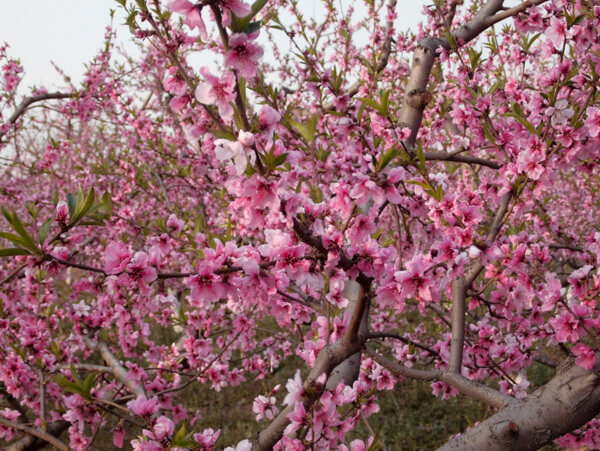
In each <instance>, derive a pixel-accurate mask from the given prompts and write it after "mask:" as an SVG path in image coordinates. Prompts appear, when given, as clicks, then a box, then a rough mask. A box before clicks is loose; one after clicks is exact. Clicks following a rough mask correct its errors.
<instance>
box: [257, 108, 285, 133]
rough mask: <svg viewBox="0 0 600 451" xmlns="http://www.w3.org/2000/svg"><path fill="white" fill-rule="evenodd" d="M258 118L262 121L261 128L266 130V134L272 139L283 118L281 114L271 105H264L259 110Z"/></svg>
mask: <svg viewBox="0 0 600 451" xmlns="http://www.w3.org/2000/svg"><path fill="white" fill-rule="evenodd" d="M258 120H259V123H260V129H261V130H263V131H265V133H266V136H267V137H268V138H269V139H271V138H272V137H273V132H274V131H275V126H276V125H277V123H278V122H279V121H280V120H281V114H279V112H278V111H277V110H276V109H275V108H272V107H270V106H269V105H263V106H262V107H261V109H260V111H259V112H258Z"/></svg>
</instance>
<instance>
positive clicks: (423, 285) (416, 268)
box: [394, 255, 433, 301]
mask: <svg viewBox="0 0 600 451" xmlns="http://www.w3.org/2000/svg"><path fill="white" fill-rule="evenodd" d="M426 269H427V266H426V264H425V262H424V261H423V257H422V256H420V255H417V256H415V257H414V258H413V259H412V260H411V261H409V262H407V263H406V270H405V271H397V272H396V273H395V274H394V277H395V279H396V282H397V283H398V291H400V292H401V293H402V296H404V297H405V298H409V297H411V296H414V295H416V296H417V299H419V300H422V301H431V300H432V299H433V298H432V295H431V280H430V278H429V277H428V276H427V275H426V274H425V271H426Z"/></svg>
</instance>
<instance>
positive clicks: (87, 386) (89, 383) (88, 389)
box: [82, 373, 98, 398]
mask: <svg viewBox="0 0 600 451" xmlns="http://www.w3.org/2000/svg"><path fill="white" fill-rule="evenodd" d="M97 378H98V374H97V373H91V374H89V375H88V377H86V378H85V380H84V381H83V384H82V389H83V391H84V392H85V393H86V394H87V395H86V398H91V397H92V388H94V385H96V379H97Z"/></svg>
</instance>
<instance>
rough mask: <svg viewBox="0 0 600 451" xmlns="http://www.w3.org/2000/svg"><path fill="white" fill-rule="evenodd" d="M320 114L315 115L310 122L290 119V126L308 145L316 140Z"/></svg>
mask: <svg viewBox="0 0 600 451" xmlns="http://www.w3.org/2000/svg"><path fill="white" fill-rule="evenodd" d="M319 117H320V115H319V114H315V115H314V116H313V117H312V118H310V120H308V121H307V122H304V123H303V122H298V121H295V120H293V119H290V124H291V125H292V127H293V128H294V130H296V131H297V132H298V133H299V134H300V136H302V138H304V140H305V141H306V142H308V143H312V142H314V140H315V135H316V133H317V124H318V123H319Z"/></svg>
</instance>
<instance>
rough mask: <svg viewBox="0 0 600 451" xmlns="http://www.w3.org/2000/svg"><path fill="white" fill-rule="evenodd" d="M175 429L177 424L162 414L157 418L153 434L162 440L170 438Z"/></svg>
mask: <svg viewBox="0 0 600 451" xmlns="http://www.w3.org/2000/svg"><path fill="white" fill-rule="evenodd" d="M174 431H175V424H174V423H173V421H171V420H170V419H169V418H167V417H165V416H160V417H158V419H157V420H156V423H155V424H154V427H153V428H152V434H153V435H154V438H155V439H156V440H158V441H159V442H162V441H163V440H164V439H166V438H169V437H171V436H172V435H173V432H174Z"/></svg>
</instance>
